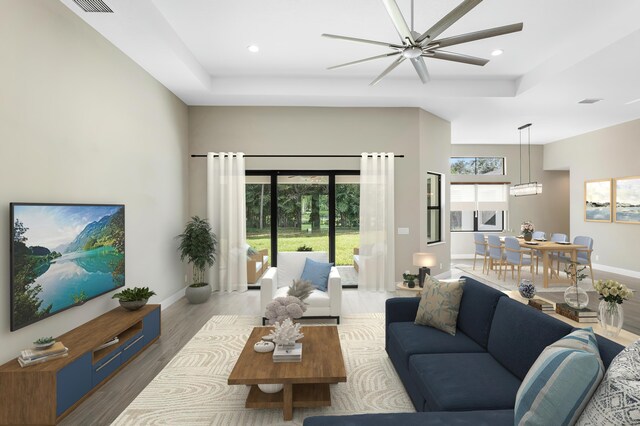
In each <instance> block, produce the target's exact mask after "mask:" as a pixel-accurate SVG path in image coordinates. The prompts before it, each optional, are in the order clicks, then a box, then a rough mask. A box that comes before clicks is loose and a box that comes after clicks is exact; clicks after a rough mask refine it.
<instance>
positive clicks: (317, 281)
mask: <svg viewBox="0 0 640 426" xmlns="http://www.w3.org/2000/svg"><path fill="white" fill-rule="evenodd" d="M332 266H333V263H325V262H316V261H315V260H313V259H309V258H307V260H305V262H304V269H303V270H302V275H300V279H301V280H304V281H309V282H310V283H311V284H313V286H314V287H315V288H317V289H318V290H320V291H327V287H328V285H329V274H330V273H331V267H332Z"/></svg>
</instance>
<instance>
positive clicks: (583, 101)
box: [578, 98, 602, 104]
mask: <svg viewBox="0 0 640 426" xmlns="http://www.w3.org/2000/svg"><path fill="white" fill-rule="evenodd" d="M601 100H602V99H600V98H587V99H583V100H581V101H580V102H578V103H579V104H595V103H596V102H600V101H601Z"/></svg>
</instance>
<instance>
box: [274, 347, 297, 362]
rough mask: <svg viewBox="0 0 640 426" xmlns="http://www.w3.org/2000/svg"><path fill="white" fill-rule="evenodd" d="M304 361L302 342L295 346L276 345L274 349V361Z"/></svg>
mask: <svg viewBox="0 0 640 426" xmlns="http://www.w3.org/2000/svg"><path fill="white" fill-rule="evenodd" d="M300 361H302V343H296V344H295V345H293V346H289V347H287V346H284V347H283V346H282V345H276V348H275V349H274V350H273V362H300Z"/></svg>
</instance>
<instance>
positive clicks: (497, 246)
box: [487, 234, 504, 278]
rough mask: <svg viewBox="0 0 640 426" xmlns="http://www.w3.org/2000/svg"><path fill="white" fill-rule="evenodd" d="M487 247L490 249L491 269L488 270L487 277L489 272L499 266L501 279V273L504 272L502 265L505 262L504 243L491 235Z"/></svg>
mask: <svg viewBox="0 0 640 426" xmlns="http://www.w3.org/2000/svg"><path fill="white" fill-rule="evenodd" d="M487 246H488V247H489V267H488V269H487V275H488V274H489V271H491V270H492V269H493V268H494V266H496V265H497V266H498V278H500V273H501V272H502V263H503V261H504V253H503V251H502V243H501V242H500V237H499V236H497V235H492V234H490V235H489V236H488V237H487Z"/></svg>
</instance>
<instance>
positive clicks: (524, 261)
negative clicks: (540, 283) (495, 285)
mask: <svg viewBox="0 0 640 426" xmlns="http://www.w3.org/2000/svg"><path fill="white" fill-rule="evenodd" d="M504 253H505V259H504V276H503V277H502V280H503V281H506V278H507V267H508V266H509V265H511V278H513V269H514V268H515V267H516V266H517V267H518V281H517V284H518V285H519V284H520V276H521V275H522V267H523V266H528V267H529V268H530V269H531V279H532V281H535V276H534V275H533V253H532V252H531V250H529V249H523V248H520V242H519V241H518V239H517V238H515V237H507V238H505V239H504Z"/></svg>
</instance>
